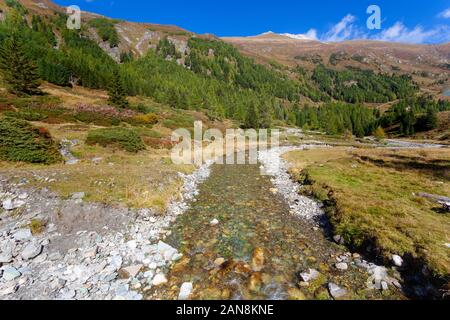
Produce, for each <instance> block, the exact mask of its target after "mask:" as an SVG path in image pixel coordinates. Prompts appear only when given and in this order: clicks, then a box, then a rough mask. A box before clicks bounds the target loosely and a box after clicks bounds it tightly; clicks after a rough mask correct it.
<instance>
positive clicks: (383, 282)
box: [381, 281, 389, 291]
mask: <svg viewBox="0 0 450 320" xmlns="http://www.w3.org/2000/svg"><path fill="white" fill-rule="evenodd" d="M381 290H383V291H388V290H389V286H388V284H387V282H386V281H381Z"/></svg>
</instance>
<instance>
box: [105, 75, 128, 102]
mask: <svg viewBox="0 0 450 320" xmlns="http://www.w3.org/2000/svg"><path fill="white" fill-rule="evenodd" d="M108 95H109V99H108V101H109V103H110V104H112V105H113V106H116V107H119V108H126V107H128V105H129V103H128V100H127V98H126V92H125V89H124V88H123V83H122V78H121V76H120V73H119V70H118V69H115V70H114V71H113V76H112V79H111V83H110V86H109V89H108Z"/></svg>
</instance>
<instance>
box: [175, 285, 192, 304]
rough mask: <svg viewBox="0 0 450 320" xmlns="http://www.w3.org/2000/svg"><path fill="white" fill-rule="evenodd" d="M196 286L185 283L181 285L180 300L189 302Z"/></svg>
mask: <svg viewBox="0 0 450 320" xmlns="http://www.w3.org/2000/svg"><path fill="white" fill-rule="evenodd" d="M193 288H194V286H193V284H192V283H191V282H185V283H183V284H182V285H181V289H180V294H179V296H178V300H188V299H189V297H190V296H191V293H192V290H193Z"/></svg>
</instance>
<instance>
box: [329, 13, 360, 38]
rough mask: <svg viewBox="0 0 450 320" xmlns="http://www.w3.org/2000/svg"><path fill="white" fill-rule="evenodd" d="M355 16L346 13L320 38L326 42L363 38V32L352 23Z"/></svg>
mask: <svg viewBox="0 0 450 320" xmlns="http://www.w3.org/2000/svg"><path fill="white" fill-rule="evenodd" d="M355 21H356V17H355V16H352V15H351V14H348V15H346V16H345V17H344V18H342V20H341V21H339V22H338V23H337V24H335V25H334V26H333V27H331V29H330V30H329V31H328V32H326V33H325V34H324V35H323V36H322V37H321V40H323V41H326V42H337V41H344V40H349V39H354V38H358V37H359V38H364V37H365V35H364V33H363V32H362V31H361V30H360V29H359V28H358V27H357V26H356V25H355V24H354V22H355Z"/></svg>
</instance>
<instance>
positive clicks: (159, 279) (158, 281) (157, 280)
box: [152, 273, 167, 287]
mask: <svg viewBox="0 0 450 320" xmlns="http://www.w3.org/2000/svg"><path fill="white" fill-rule="evenodd" d="M166 283H167V278H166V276H165V275H164V274H162V273H158V274H157V275H156V276H155V277H154V278H153V281H152V284H153V285H154V286H155V287H157V286H160V285H163V284H166Z"/></svg>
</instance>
